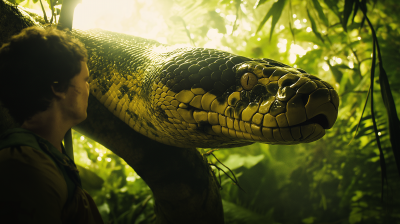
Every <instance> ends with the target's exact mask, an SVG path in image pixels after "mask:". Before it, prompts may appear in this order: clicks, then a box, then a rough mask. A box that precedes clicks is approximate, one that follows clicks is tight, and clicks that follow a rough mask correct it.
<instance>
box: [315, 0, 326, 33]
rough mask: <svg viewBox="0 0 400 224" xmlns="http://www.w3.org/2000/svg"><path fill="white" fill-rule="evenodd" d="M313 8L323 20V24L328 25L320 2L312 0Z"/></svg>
mask: <svg viewBox="0 0 400 224" xmlns="http://www.w3.org/2000/svg"><path fill="white" fill-rule="evenodd" d="M312 2H313V5H314V9H315V10H317V12H318V16H319V18H320V19H321V20H322V22H324V24H325V26H327V27H329V21H328V18H326V16H325V13H324V11H323V10H322V7H321V4H319V1H318V0H312Z"/></svg>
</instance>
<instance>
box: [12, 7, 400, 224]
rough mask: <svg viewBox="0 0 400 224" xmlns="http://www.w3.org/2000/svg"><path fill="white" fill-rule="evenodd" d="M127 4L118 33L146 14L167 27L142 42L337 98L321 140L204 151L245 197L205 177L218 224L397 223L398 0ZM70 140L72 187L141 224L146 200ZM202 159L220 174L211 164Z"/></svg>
mask: <svg viewBox="0 0 400 224" xmlns="http://www.w3.org/2000/svg"><path fill="white" fill-rule="evenodd" d="M37 1H38V0H27V1H25V2H23V4H25V5H29V4H33V3H35V2H37ZM47 1H48V2H49V3H50V5H51V4H53V3H54V1H51V0H47ZM84 1H85V0H84ZM14 2H15V3H21V2H22V1H19V0H14ZM134 2H135V3H134V7H135V10H134V11H135V12H137V14H134V15H131V16H130V17H128V18H126V19H125V20H124V21H123V23H121V24H119V25H120V26H121V27H122V28H123V29H124V30H129V27H134V26H135V24H138V23H140V22H141V15H140V13H139V12H140V11H141V10H143V9H145V8H146V7H152V10H154V11H156V12H157V13H159V14H160V15H161V17H162V18H163V19H164V24H165V25H166V28H165V29H164V30H160V31H159V32H156V33H155V34H154V37H152V38H153V39H160V38H161V39H162V40H165V42H166V43H168V44H182V43H184V44H190V45H192V46H196V47H212V48H218V49H222V50H226V51H229V52H233V53H236V54H239V55H243V56H247V57H253V58H264V57H265V58H272V59H275V60H279V61H281V62H283V63H286V64H288V65H291V66H295V67H299V68H303V69H304V70H306V71H308V72H309V73H310V74H314V75H317V76H320V77H321V78H323V79H324V80H326V81H328V82H330V83H331V84H332V85H333V86H334V87H335V88H336V89H337V90H338V93H339V96H340V110H339V116H338V120H337V121H336V124H335V125H334V127H333V128H332V129H330V130H328V131H327V133H326V135H325V137H323V138H322V139H320V140H318V141H316V142H313V143H310V144H300V145H294V146H280V145H265V144H253V145H250V146H246V147H241V148H232V149H219V150H218V151H215V152H214V155H215V156H216V157H217V158H218V159H219V160H220V161H222V162H223V163H224V164H225V165H226V166H227V167H229V168H230V169H231V170H232V171H233V172H234V173H235V175H236V177H237V179H238V181H239V184H240V186H241V187H242V188H243V189H244V191H243V190H241V189H240V188H239V187H238V186H236V185H235V184H233V182H232V180H231V179H230V178H229V177H228V176H227V175H226V174H225V173H224V172H221V171H218V170H217V169H215V172H216V173H217V176H218V175H219V174H220V180H221V185H222V191H221V194H222V198H223V204H224V210H225V219H226V223H232V224H239V223H282V224H283V223H299V224H300V223H302V224H312V223H350V224H353V223H354V224H355V223H400V195H399V193H400V191H399V190H400V181H399V173H398V170H397V168H398V167H397V166H396V161H395V156H394V154H393V151H395V152H396V153H397V152H399V144H398V143H397V142H396V141H399V136H400V133H399V130H398V129H399V128H400V125H399V121H398V116H399V113H397V112H396V107H395V105H397V111H399V109H400V108H399V105H400V97H399V95H400V88H399V86H400V76H399V72H400V64H399V63H398V62H399V61H400V52H399V49H400V27H399V26H400V20H399V14H398V13H397V12H398V11H399V10H400V4H399V3H398V2H397V0H384V1H377V0H341V1H335V0H306V1H303V0H276V1H271V0H257V1H255V0H219V1H214V0H202V1H193V0H189V1H188V0H153V2H152V4H151V5H150V6H149V5H148V4H146V3H145V1H141V0H136V1H134ZM109 4H118V1H115V2H114V1H113V2H111V1H110V3H109ZM119 7H124V6H123V5H120V6H119ZM53 11H54V10H53ZM365 15H367V17H366V16H365ZM148 26H151V24H150V23H149V24H148ZM371 27H372V28H373V29H374V31H372V29H371ZM147 28H148V27H147ZM139 31H140V30H139ZM373 32H375V33H376V36H374V33H373ZM146 37H148V36H146ZM377 43H379V47H380V48H379V50H380V51H377V50H378V49H377V48H376V47H375V46H376V44H377ZM383 68H384V70H383ZM385 71H386V72H385ZM374 73H375V74H374ZM386 77H387V78H386ZM385 80H388V81H387V82H386V81H385ZM389 87H391V90H390V88H389ZM381 91H382V92H381ZM381 93H382V94H383V96H384V97H383V98H382V94H381ZM372 94H373V95H374V97H373V98H372ZM391 94H392V95H393V96H392V98H393V102H390V95H391ZM368 96H369V97H368ZM371 99H372V100H371ZM371 103H373V105H372V106H371ZM364 108H365V110H364ZM371 108H373V112H372V111H371ZM385 108H388V110H386V109H385ZM388 114H389V115H388ZM389 129H390V130H389ZM390 134H391V136H392V137H390ZM354 136H355V137H354ZM73 139H74V145H75V158H76V162H77V164H78V165H79V169H80V171H81V172H80V173H81V176H82V181H83V185H84V187H85V189H87V190H88V191H89V192H90V194H91V195H92V196H93V197H94V199H95V201H96V204H97V205H98V208H99V210H100V212H101V214H102V216H103V218H104V220H105V221H106V222H107V221H108V223H152V222H153V221H154V219H155V217H154V212H153V204H154V201H153V199H152V196H151V191H150V189H149V188H148V187H147V185H146V184H145V182H144V181H142V180H141V178H140V177H139V176H138V175H137V174H136V173H135V171H134V170H132V169H131V168H130V167H129V166H128V165H127V164H126V163H125V162H124V161H123V160H122V159H121V158H119V157H118V156H116V155H114V154H113V153H112V152H111V151H109V150H107V149H105V148H104V147H102V146H101V145H100V144H98V143H96V142H94V141H92V140H90V139H87V138H85V137H84V136H81V135H80V134H79V133H77V132H74V134H73ZM377 140H379V141H377ZM379 146H380V147H379ZM379 148H381V152H380V149H379ZM393 149H395V150H393ZM199 150H201V151H202V152H207V151H208V150H210V149H199ZM396 150H397V151H396ZM382 152H383V154H382ZM383 158H384V160H385V163H383V160H382V159H383ZM209 161H210V162H211V163H213V164H216V165H218V166H219V167H221V168H223V169H224V170H225V172H226V173H228V174H229V172H228V170H226V169H225V168H224V167H223V166H222V165H221V164H220V163H218V162H217V160H216V159H215V158H214V157H212V156H209ZM384 164H386V165H384ZM230 176H231V177H232V175H231V174H230Z"/></svg>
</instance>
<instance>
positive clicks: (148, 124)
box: [146, 121, 156, 129]
mask: <svg viewBox="0 0 400 224" xmlns="http://www.w3.org/2000/svg"><path fill="white" fill-rule="evenodd" d="M146 123H147V126H148V127H150V128H152V129H156V127H155V126H154V125H153V124H152V123H151V122H150V121H146Z"/></svg>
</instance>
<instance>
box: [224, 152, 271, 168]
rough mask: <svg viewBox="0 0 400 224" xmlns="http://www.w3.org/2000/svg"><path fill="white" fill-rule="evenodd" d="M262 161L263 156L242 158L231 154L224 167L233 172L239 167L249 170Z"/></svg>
mask: <svg viewBox="0 0 400 224" xmlns="http://www.w3.org/2000/svg"><path fill="white" fill-rule="evenodd" d="M263 159H264V155H263V154H261V155H257V156H252V155H248V156H242V155H239V154H231V155H230V156H229V157H228V158H227V159H226V160H225V161H224V164H225V166H227V167H229V169H231V170H234V169H236V168H239V167H242V166H243V167H246V168H247V169H250V168H251V167H253V166H255V165H257V163H259V162H261V160H263Z"/></svg>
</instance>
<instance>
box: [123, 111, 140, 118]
mask: <svg viewBox="0 0 400 224" xmlns="http://www.w3.org/2000/svg"><path fill="white" fill-rule="evenodd" d="M126 113H127V114H129V115H130V116H131V117H132V118H133V119H134V120H137V119H138V117H139V116H138V115H137V114H135V113H134V112H132V111H130V110H126Z"/></svg>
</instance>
